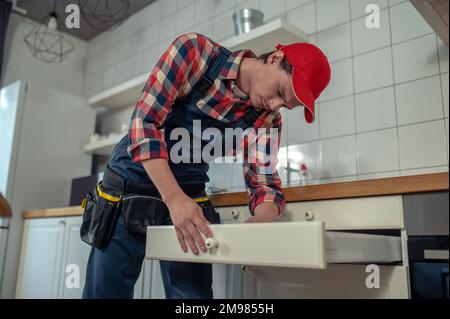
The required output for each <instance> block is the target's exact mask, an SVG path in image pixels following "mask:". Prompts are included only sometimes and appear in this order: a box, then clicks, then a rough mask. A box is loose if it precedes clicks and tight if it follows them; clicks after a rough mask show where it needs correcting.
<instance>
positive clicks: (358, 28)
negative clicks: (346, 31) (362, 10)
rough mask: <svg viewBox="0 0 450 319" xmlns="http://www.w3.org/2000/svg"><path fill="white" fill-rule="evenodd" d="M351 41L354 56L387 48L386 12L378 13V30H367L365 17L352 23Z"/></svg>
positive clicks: (387, 28) (387, 23) (388, 33)
mask: <svg viewBox="0 0 450 319" xmlns="http://www.w3.org/2000/svg"><path fill="white" fill-rule="evenodd" d="M358 2H359V1H358ZM352 41H353V54H355V55H357V54H361V53H365V52H368V51H372V50H376V49H379V48H382V47H386V46H389V45H390V43H391V36H390V21H389V12H388V10H387V9H385V10H382V11H380V27H379V28H368V27H367V26H366V17H363V18H359V19H357V20H354V21H352Z"/></svg>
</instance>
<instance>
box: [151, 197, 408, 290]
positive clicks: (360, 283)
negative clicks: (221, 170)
mask: <svg viewBox="0 0 450 319" xmlns="http://www.w3.org/2000/svg"><path fill="white" fill-rule="evenodd" d="M217 210H218V212H219V213H220V214H221V216H223V218H222V222H223V224H222V225H211V229H212V230H213V232H214V239H213V240H207V245H209V247H210V248H209V251H208V252H207V253H205V254H201V255H200V256H195V255H193V254H192V253H191V252H189V253H183V252H182V251H181V249H180V248H179V247H178V242H177V240H176V236H175V234H174V229H173V227H170V226H156V227H149V228H148V232H147V237H148V241H147V252H146V257H147V258H149V259H158V260H178V261H183V260H184V261H194V262H212V263H222V264H236V265H243V267H242V278H243V280H242V282H241V286H240V287H241V292H242V297H243V298H408V297H409V283H408V268H407V250H406V241H405V238H404V234H403V233H402V236H400V233H401V231H402V230H404V222H403V206H402V196H401V195H398V196H380V197H367V198H353V199H338V200H321V201H310V202H297V203H289V204H288V205H287V211H286V214H285V215H284V217H283V218H282V219H280V220H279V221H277V222H276V223H269V224H243V223H242V222H243V221H244V220H245V219H246V218H247V217H248V216H249V215H248V213H247V208H246V207H244V206H242V207H228V208H218V209H217ZM231 220H232V221H233V223H232V224H227V221H231ZM374 230H394V231H398V236H386V235H374V234H371V233H370V232H373V231H374ZM355 231H357V232H355ZM364 231H365V232H366V233H364ZM161 242H164V245H160V244H159V245H157V244H156V243H161ZM368 264H375V265H376V266H370V267H368V268H366V265H368ZM371 267H375V270H373V269H374V268H371ZM366 271H367V272H366ZM372 274H374V275H375V276H377V277H375V279H374V280H375V288H373V287H372V286H371V285H370V283H369V284H368V285H367V286H366V280H370V278H372V277H370V276H371V275H372ZM378 275H379V276H378ZM238 278H239V277H238ZM378 285H379V287H378ZM377 287H378V288H377Z"/></svg>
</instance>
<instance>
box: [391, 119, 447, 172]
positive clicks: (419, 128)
mask: <svg viewBox="0 0 450 319" xmlns="http://www.w3.org/2000/svg"><path fill="white" fill-rule="evenodd" d="M398 132H399V147H400V168H401V169H413V168H422V167H429V166H442V165H446V164H447V163H448V158H447V153H446V146H445V144H446V139H445V128H444V121H443V120H439V121H433V122H427V123H421V124H414V125H408V126H403V127H399V129H398Z"/></svg>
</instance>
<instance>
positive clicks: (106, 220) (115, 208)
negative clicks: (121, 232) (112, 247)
mask: <svg viewBox="0 0 450 319" xmlns="http://www.w3.org/2000/svg"><path fill="white" fill-rule="evenodd" d="M99 192H100V194H99ZM105 196H106V197H108V198H105ZM120 204H121V201H120V198H119V197H115V196H112V195H109V194H107V193H105V192H104V191H103V190H102V188H101V184H99V185H98V186H97V188H96V189H95V190H94V191H93V192H89V193H88V195H87V197H86V199H85V200H84V201H83V204H82V205H83V207H84V214H83V221H82V224H81V228H80V236H81V240H83V241H84V242H85V243H87V244H89V245H91V246H93V247H96V248H98V249H103V248H105V247H106V246H107V245H108V242H109V240H110V239H111V237H112V235H113V232H114V228H115V226H116V222H117V219H118V217H119V214H120Z"/></svg>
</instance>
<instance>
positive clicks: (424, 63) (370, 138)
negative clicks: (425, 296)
mask: <svg viewBox="0 0 450 319" xmlns="http://www.w3.org/2000/svg"><path fill="white" fill-rule="evenodd" d="M368 4H377V5H379V7H380V9H381V11H380V28H379V29H368V28H367V27H366V23H365V22H366V13H365V9H366V6H367V5H368ZM242 7H251V8H257V9H260V10H262V11H263V12H264V13H265V14H266V21H268V20H271V19H273V18H277V17H280V16H281V17H285V18H286V19H287V20H288V21H289V22H290V23H292V24H294V25H295V26H297V27H298V28H300V29H302V30H304V31H305V32H307V33H308V34H309V36H310V42H312V43H315V44H317V45H319V46H320V47H321V48H322V49H323V50H324V52H325V53H326V54H327V55H328V57H329V59H330V62H332V82H331V84H330V86H329V87H328V88H327V90H326V91H325V92H324V93H323V94H322V96H321V98H320V104H319V105H318V114H317V120H316V121H315V122H314V123H313V124H311V125H310V124H306V123H305V120H304V118H303V110H302V109H297V110H291V111H285V110H283V136H282V144H281V146H282V148H281V150H280V153H279V173H280V176H281V178H282V180H283V183H284V185H285V186H286V185H288V184H289V185H296V184H299V182H300V175H299V173H298V172H296V171H295V170H296V169H298V167H299V165H300V164H301V163H305V164H306V165H307V166H308V168H309V170H310V174H311V178H312V180H311V181H310V183H313V184H317V183H328V182H336V181H348V180H357V179H370V178H380V177H391V176H401V175H408V174H420V173H429V172H440V171H448V158H449V157H448V47H447V46H445V45H444V44H443V43H442V42H441V40H440V39H439V38H438V37H437V36H436V34H435V33H434V32H433V31H432V29H431V28H430V27H429V26H428V24H427V23H426V22H425V21H424V20H423V18H422V17H421V16H420V14H419V13H418V12H417V11H416V10H415V9H414V7H413V6H412V5H411V4H410V3H409V1H398V0H397V1H393V0H390V1H388V0H370V1H369V0H314V1H308V0H285V1H271V0H259V1H258V0H251V1H242V0H231V1H230V0H195V1H194V0H191V1H183V0H178V1H176V0H164V1H158V2H156V3H154V4H153V5H151V6H150V7H148V8H146V9H144V10H143V11H142V12H140V13H139V14H138V15H136V16H135V17H132V18H131V19H130V20H129V21H128V22H127V23H126V24H124V25H123V26H121V27H119V29H118V30H116V31H114V32H113V33H111V34H105V35H101V36H100V37H97V38H95V39H94V40H93V41H92V42H90V43H89V45H88V67H87V72H86V94H88V95H92V94H94V93H97V92H99V91H102V90H104V89H106V88H108V87H110V86H112V85H113V84H116V83H119V82H121V81H124V80H126V79H127V78H130V77H133V76H136V75H138V74H142V73H144V72H146V71H147V72H149V70H150V69H151V67H152V66H153V64H154V63H155V61H156V59H157V58H158V56H159V54H160V53H161V52H162V50H164V49H165V47H166V46H167V44H168V43H169V41H170V40H172V38H173V37H174V36H176V35H177V34H178V33H179V32H186V31H192V30H194V31H196V32H200V33H203V34H206V35H208V36H210V37H212V38H213V39H214V40H216V41H221V40H223V39H225V38H228V37H230V36H233V33H234V30H233V21H232V14H233V13H234V12H235V10H236V9H237V8H242ZM184 13H185V14H184ZM147 17H148V18H147ZM181 17H182V19H183V24H184V28H181V26H179V25H178V26H177V23H176V21H177V20H179V19H180V18H181ZM142 20H145V21H142ZM145 22H147V23H145ZM155 30H159V31H158V32H155ZM139 32H144V34H145V36H143V38H144V39H145V40H143V41H135V42H134V43H133V44H131V39H132V37H131V35H134V36H136V34H139ZM121 47H127V48H129V51H130V49H131V51H132V52H128V54H123V53H121V52H123V50H122V51H121V49H120V48H121ZM100 52H103V54H99V53H100ZM123 70H126V71H127V72H124V71H123ZM129 114H131V108H130V109H129V110H128V111H127V112H121V114H120V115H119V117H120V119H121V120H122V121H123V122H125V123H126V122H127V121H128V116H129ZM109 120H111V118H110V119H109ZM116 121H117V120H116ZM118 122H120V121H118ZM105 124H106V123H105ZM288 162H290V168H291V169H290V170H289V169H287V168H286V167H287V166H288V165H287V164H288ZM288 171H290V172H291V173H290V174H289V173H288ZM210 178H211V185H212V186H215V187H219V188H226V189H228V190H230V191H238V190H243V189H244V187H243V185H244V184H243V178H242V168H241V164H222V163H213V164H211V170H210Z"/></svg>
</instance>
